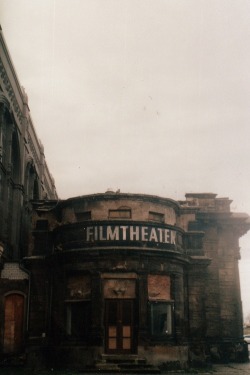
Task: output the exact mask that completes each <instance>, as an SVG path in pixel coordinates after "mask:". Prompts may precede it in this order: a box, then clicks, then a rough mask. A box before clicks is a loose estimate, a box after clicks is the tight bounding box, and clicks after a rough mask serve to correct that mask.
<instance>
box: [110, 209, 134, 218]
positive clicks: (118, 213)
mask: <svg viewBox="0 0 250 375" xmlns="http://www.w3.org/2000/svg"><path fill="white" fill-rule="evenodd" d="M109 218H110V219H131V210H130V209H128V208H120V209H118V210H109Z"/></svg>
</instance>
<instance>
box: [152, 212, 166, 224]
mask: <svg viewBox="0 0 250 375" xmlns="http://www.w3.org/2000/svg"><path fill="white" fill-rule="evenodd" d="M148 219H149V220H152V221H157V222H158V223H164V222H165V215H164V214H161V213H159V212H152V211H149V213H148Z"/></svg>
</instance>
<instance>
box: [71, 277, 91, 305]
mask: <svg viewBox="0 0 250 375" xmlns="http://www.w3.org/2000/svg"><path fill="white" fill-rule="evenodd" d="M90 297H91V280H90V277H89V276H88V275H79V276H71V277H69V278H68V284H67V299H68V300H86V299H90Z"/></svg>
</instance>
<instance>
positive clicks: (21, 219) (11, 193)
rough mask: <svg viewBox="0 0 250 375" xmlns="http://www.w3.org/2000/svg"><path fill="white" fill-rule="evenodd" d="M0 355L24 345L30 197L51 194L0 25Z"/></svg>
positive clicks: (41, 152) (41, 151)
mask: <svg viewBox="0 0 250 375" xmlns="http://www.w3.org/2000/svg"><path fill="white" fill-rule="evenodd" d="M0 72H1V74H0V356H1V355H3V354H8V353H12V352H18V351H22V350H23V349H24V333H25V332H27V329H28V320H27V300H28V291H29V277H30V276H29V273H28V271H27V270H25V269H24V267H23V265H22V264H21V260H22V258H23V257H24V256H27V255H28V244H29V241H30V230H31V213H32V204H31V201H33V200H40V199H42V200H45V199H50V200H57V194H56V190H55V186H54V180H53V178H52V176H51V174H50V173H49V170H48V167H47V164H46V161H45V157H44V149H43V146H42V144H41V143H40V141H39V140H38V138H37V135H36V132H35V129H34V125H33V122H32V119H31V116H30V111H29V106H28V97H27V95H26V93H25V91H24V89H23V88H22V87H21V85H20V83H19V81H18V78H17V75H16V72H15V69H14V66H13V63H12V61H11V58H10V54H9V52H8V49H7V46H6V43H5V40H4V37H3V34H2V31H0Z"/></svg>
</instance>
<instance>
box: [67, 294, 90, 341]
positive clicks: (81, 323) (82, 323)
mask: <svg viewBox="0 0 250 375" xmlns="http://www.w3.org/2000/svg"><path fill="white" fill-rule="evenodd" d="M90 316H91V314H90V301H75V302H70V303H67V327H66V331H67V335H68V336H70V337H71V338H74V339H87V338H88V335H89V328H90Z"/></svg>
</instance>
